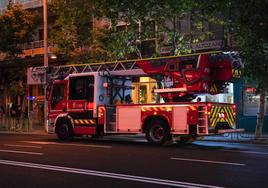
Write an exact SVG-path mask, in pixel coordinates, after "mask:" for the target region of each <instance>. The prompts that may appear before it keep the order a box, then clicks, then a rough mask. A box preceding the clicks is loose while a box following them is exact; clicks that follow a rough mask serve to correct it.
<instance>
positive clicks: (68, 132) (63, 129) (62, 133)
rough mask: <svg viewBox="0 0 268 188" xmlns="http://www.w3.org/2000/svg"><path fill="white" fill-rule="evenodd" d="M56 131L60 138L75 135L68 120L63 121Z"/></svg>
mask: <svg viewBox="0 0 268 188" xmlns="http://www.w3.org/2000/svg"><path fill="white" fill-rule="evenodd" d="M56 133H57V136H58V138H59V139H60V140H68V139H70V138H72V137H73V131H72V128H71V126H70V124H69V123H68V122H66V121H63V122H61V123H60V124H59V125H58V127H57V132H56Z"/></svg>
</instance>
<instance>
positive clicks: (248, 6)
mask: <svg viewBox="0 0 268 188" xmlns="http://www.w3.org/2000/svg"><path fill="white" fill-rule="evenodd" d="M200 4H201V5H202V10H203V11H204V12H206V14H205V15H206V18H207V19H209V20H210V21H217V22H218V23H221V24H222V25H224V26H225V27H226V29H227V30H226V31H227V36H229V38H230V37H232V40H233V43H234V45H233V46H229V49H231V50H232V49H234V50H237V51H239V53H240V55H241V57H242V58H243V59H244V62H245V68H244V77H245V79H247V80H251V81H255V82H257V91H258V94H259V95H260V102H259V104H260V105H259V113H258V114H257V124H256V131H255V137H256V138H260V137H261V135H262V129H263V122H264V113H265V97H266V93H267V91H268V76H267V74H268V47H267V44H268V35H267V33H268V24H267V23H268V11H267V10H268V1H266V0H248V1H243V0H220V1H215V0H211V1H206V2H205V3H203V4H202V3H200ZM219 12H220V13H221V14H219ZM227 39H228V38H227ZM229 41H230V40H229Z"/></svg>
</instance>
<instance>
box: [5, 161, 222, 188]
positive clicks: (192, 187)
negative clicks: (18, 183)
mask: <svg viewBox="0 0 268 188" xmlns="http://www.w3.org/2000/svg"><path fill="white" fill-rule="evenodd" d="M0 164H3V165H10V166H20V167H27V168H35V169H42V170H51V171H58V172H67V173H74V174H82V175H88V176H98V177H105V178H113V179H119V180H128V181H135V182H143V183H151V184H158V185H165V186H172V187H184V188H222V187H220V186H213V185H204V184H197V183H189V182H182V181H172V180H165V179H157V178H150V177H143V176H132V175H126V174H117V173H110V172H102V171H95V170H85V169H78V168H68V167H61V166H52V165H44V164H37V163H26V162H18V161H9V160H0Z"/></svg>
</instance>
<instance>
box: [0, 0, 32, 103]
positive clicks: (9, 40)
mask: <svg viewBox="0 0 268 188" xmlns="http://www.w3.org/2000/svg"><path fill="white" fill-rule="evenodd" d="M36 17H37V16H36V13H35V12H30V11H27V10H25V9H23V8H22V5H20V4H13V3H11V1H10V3H9V4H8V6H7V9H6V10H5V11H4V13H3V14H2V15H0V36H1V37H0V52H1V53H2V54H5V59H4V60H5V61H3V62H1V63H2V65H3V66H5V69H3V68H1V72H0V80H1V82H2V84H4V83H5V84H7V85H8V87H7V88H8V93H9V95H10V96H12V98H13V99H14V100H15V99H16V98H17V97H18V96H20V95H23V94H24V93H25V92H24V91H23V89H25V87H20V86H21V84H20V83H21V80H23V81H25V80H26V78H25V77H26V74H25V73H26V64H25V63H24V62H20V61H19V60H18V58H17V57H18V55H19V54H21V53H22V48H21V47H20V45H21V44H24V43H26V42H28V41H30V40H31V38H32V35H33V33H34V28H35V26H36V25H35V21H36Z"/></svg>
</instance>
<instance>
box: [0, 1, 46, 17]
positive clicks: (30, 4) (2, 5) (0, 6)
mask: <svg viewBox="0 0 268 188" xmlns="http://www.w3.org/2000/svg"><path fill="white" fill-rule="evenodd" d="M8 1H9V0H1V1H0V14H2V13H3V12H4V11H5V9H6V7H7V5H8ZM11 2H12V3H19V4H22V6H23V8H24V9H33V8H37V7H42V6H43V0H11ZM47 2H50V0H47Z"/></svg>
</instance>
